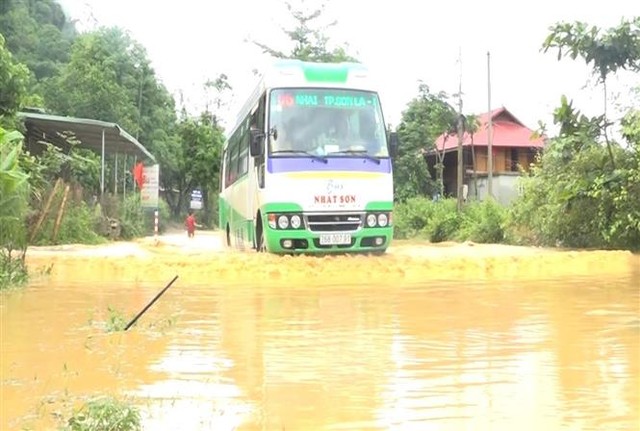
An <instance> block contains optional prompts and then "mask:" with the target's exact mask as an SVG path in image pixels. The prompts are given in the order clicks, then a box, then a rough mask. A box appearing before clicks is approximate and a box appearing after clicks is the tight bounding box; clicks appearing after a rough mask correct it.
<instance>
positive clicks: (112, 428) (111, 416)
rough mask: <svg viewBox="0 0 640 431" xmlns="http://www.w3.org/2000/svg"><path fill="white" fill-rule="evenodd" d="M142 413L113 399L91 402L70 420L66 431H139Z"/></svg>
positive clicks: (104, 398) (106, 398)
mask: <svg viewBox="0 0 640 431" xmlns="http://www.w3.org/2000/svg"><path fill="white" fill-rule="evenodd" d="M141 429H142V425H141V423H140V412H139V411H138V409H137V408H136V407H134V406H131V405H129V404H127V403H125V402H123V401H119V400H117V399H115V398H111V397H100V398H95V399H92V400H89V401H88V402H87V403H86V404H84V405H83V406H82V407H81V408H80V410H78V411H77V412H75V413H74V414H73V415H72V416H71V418H69V420H68V422H67V425H66V426H65V427H64V428H63V430H64V431H96V430H109V431H138V430H141Z"/></svg>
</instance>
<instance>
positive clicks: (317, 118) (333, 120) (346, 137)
mask: <svg viewBox="0 0 640 431" xmlns="http://www.w3.org/2000/svg"><path fill="white" fill-rule="evenodd" d="M269 107H270V109H269V130H270V131H271V139H270V145H269V154H270V155H271V156H273V157H286V156H289V157H291V156H292V155H297V156H300V155H304V154H305V153H306V154H310V155H315V156H329V157H332V156H336V157H363V156H368V157H371V156H373V157H389V152H388V149H387V139H386V131H385V127H384V120H383V118H382V110H381V109H380V102H379V99H378V95H377V94H376V93H373V92H369V91H359V90H342V89H328V88H314V89H306V88H305V89H275V90H272V91H271V95H270V99H269Z"/></svg>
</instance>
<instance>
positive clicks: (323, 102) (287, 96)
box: [276, 93, 374, 108]
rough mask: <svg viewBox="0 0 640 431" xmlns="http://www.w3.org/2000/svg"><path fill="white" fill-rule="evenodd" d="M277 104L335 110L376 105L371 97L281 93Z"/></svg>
mask: <svg viewBox="0 0 640 431" xmlns="http://www.w3.org/2000/svg"><path fill="white" fill-rule="evenodd" d="M276 100H277V104H278V105H280V106H282V107H284V108H286V107H292V106H326V107H335V108H365V107H367V106H372V105H373V104H374V98H373V97H371V96H369V95H343V94H312V93H281V94H278V96H277V99H276Z"/></svg>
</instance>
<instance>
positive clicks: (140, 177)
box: [131, 162, 144, 189]
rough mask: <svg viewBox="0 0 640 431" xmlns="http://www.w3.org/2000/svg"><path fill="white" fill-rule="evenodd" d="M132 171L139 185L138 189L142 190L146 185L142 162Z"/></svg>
mask: <svg viewBox="0 0 640 431" xmlns="http://www.w3.org/2000/svg"><path fill="white" fill-rule="evenodd" d="M131 171H132V172H133V179H134V180H135V182H136V184H138V188H139V189H142V186H143V184H144V166H143V164H142V162H138V163H137V164H136V165H135V166H134V167H133V169H132V170H131Z"/></svg>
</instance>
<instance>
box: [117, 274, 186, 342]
mask: <svg viewBox="0 0 640 431" xmlns="http://www.w3.org/2000/svg"><path fill="white" fill-rule="evenodd" d="M177 279H178V276H177V275H176V276H175V277H173V280H171V281H170V282H169V284H167V285H166V286H165V288H164V289H162V290H161V291H160V293H158V294H157V295H156V297H155V298H153V299H152V300H151V302H150V303H148V304H147V305H146V306H145V307H144V308H143V309H142V311H141V312H139V313H138V315H137V316H136V317H134V318H133V320H132V321H131V322H129V324H127V326H126V327H125V328H124V330H125V331H126V330H127V329H129V328H130V327H131V326H133V324H134V323H136V321H137V320H138V319H139V318H140V316H142V315H143V314H144V312H145V311H147V310H148V309H149V307H151V306H152V305H153V303H154V302H156V301H157V300H158V298H160V297H161V296H162V294H163V293H164V292H166V291H167V289H169V288H170V287H171V285H172V284H173V282H174V281H176V280H177Z"/></svg>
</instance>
